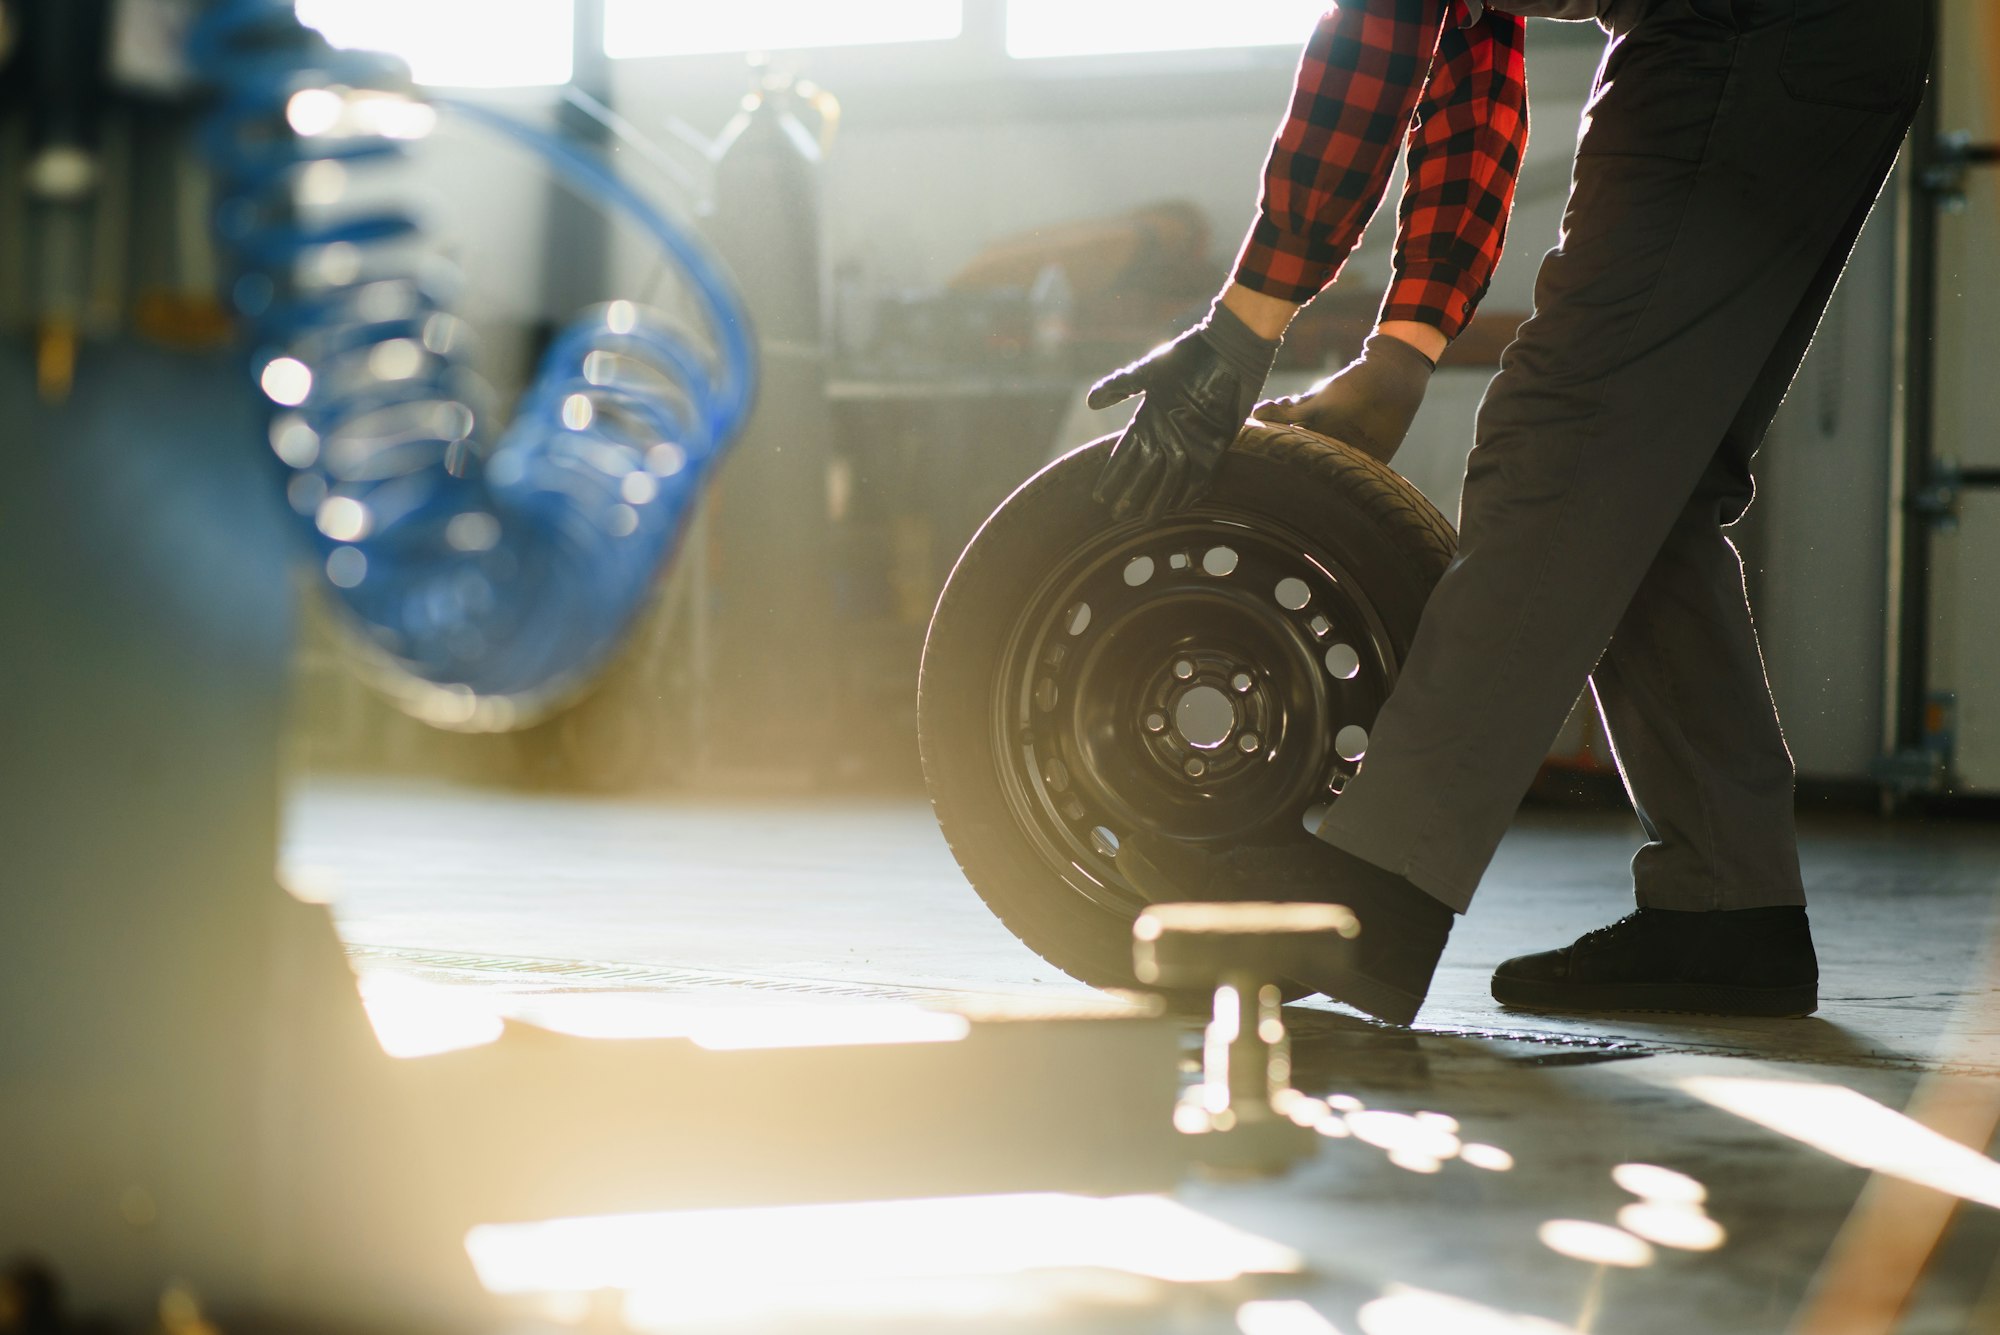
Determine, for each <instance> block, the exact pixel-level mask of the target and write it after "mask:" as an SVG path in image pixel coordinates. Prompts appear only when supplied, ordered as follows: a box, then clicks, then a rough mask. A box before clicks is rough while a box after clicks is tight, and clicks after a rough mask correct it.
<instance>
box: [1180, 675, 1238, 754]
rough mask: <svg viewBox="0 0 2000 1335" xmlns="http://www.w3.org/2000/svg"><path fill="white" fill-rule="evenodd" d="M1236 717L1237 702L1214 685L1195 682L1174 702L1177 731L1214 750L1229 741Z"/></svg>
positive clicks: (1190, 741) (1200, 746) (1202, 748)
mask: <svg viewBox="0 0 2000 1335" xmlns="http://www.w3.org/2000/svg"><path fill="white" fill-rule="evenodd" d="M1237 721H1238V720H1237V717H1236V706H1235V704H1234V703H1232V702H1231V700H1230V699H1229V697H1228V696H1227V695H1224V694H1223V693H1222V692H1221V691H1219V690H1217V689H1216V688H1215V687H1213V686H1195V687H1192V688H1190V689H1188V690H1186V691H1183V692H1182V693H1181V697H1180V699H1179V700H1178V701H1176V702H1175V704H1174V731H1175V732H1177V733H1179V734H1180V736H1181V740H1182V741H1184V742H1186V743H1187V744H1188V745H1189V746H1192V747H1194V748H1195V749H1197V750H1200V751H1215V750H1219V749H1220V748H1222V747H1224V746H1226V745H1228V744H1229V739H1230V737H1232V736H1233V735H1234V734H1235V732H1236V724H1237Z"/></svg>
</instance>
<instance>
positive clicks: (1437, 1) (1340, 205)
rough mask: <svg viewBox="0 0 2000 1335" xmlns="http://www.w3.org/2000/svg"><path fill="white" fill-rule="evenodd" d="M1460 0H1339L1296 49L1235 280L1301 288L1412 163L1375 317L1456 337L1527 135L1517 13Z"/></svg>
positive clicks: (1325, 280)
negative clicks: (1289, 89)
mask: <svg viewBox="0 0 2000 1335" xmlns="http://www.w3.org/2000/svg"><path fill="white" fill-rule="evenodd" d="M1475 15H1476V11H1474V10H1469V9H1468V8H1467V5H1466V0H1339V4H1338V7H1337V8H1334V9H1331V10H1329V11H1327V14H1326V16H1325V17H1324V18H1322V19H1321V20H1320V22H1319V28H1318V29H1317V30H1316V31H1315V32H1314V33H1313V36H1312V40H1311V41H1310V42H1308V43H1307V44H1306V50H1305V55H1304V57H1303V58H1302V59H1301V60H1300V62H1299V75H1298V85H1297V89H1296V91H1295V92H1294V93H1293V95H1292V108H1291V113H1290V115H1288V116H1287V117H1286V119H1285V123H1284V124H1283V125H1282V126H1281V127H1279V130H1278V135H1277V138H1276V139H1275V140H1273V141H1272V144H1271V159H1270V162H1269V164H1268V165H1267V166H1266V167H1265V169H1264V196H1263V202H1262V204H1261V206H1260V208H1259V210H1258V216H1257V220H1256V222H1255V223H1253V224H1252V226H1251V228H1250V235H1249V238H1248V239H1247V240H1246V241H1245V242H1244V244H1243V253H1242V256H1241V257H1240V258H1239V259H1238V260H1237V267H1236V281H1237V282H1239V283H1241V284H1243V285H1244V286H1245V287H1249V288H1253V289H1255V290H1256V291H1259V292H1263V293H1266V294H1267V295H1270V296H1274V297H1281V298H1283V299H1285V300H1287V301H1293V302H1299V303H1304V302H1307V301H1310V300H1311V299H1312V298H1313V297H1315V296H1317V295H1318V294H1319V292H1320V291H1321V290H1322V289H1324V288H1325V287H1326V286H1327V284H1329V283H1331V282H1332V281H1333V280H1334V278H1335V276H1336V275H1338V274H1339V272H1340V267H1341V265H1342V264H1344V263H1345V262H1346V260H1347V256H1348V254H1349V252H1351V251H1352V250H1353V249H1354V247H1355V245H1356V243H1357V242H1359V241H1360V240H1361V231H1362V229H1363V228H1364V227H1366V226H1367V224H1368V220H1369V219H1370V218H1371V217H1373V216H1374V213H1375V210H1376V208H1377V207H1379V206H1380V204H1381V202H1382V195H1383V193H1384V191H1386V190H1387V189H1388V186H1389V175H1390V172H1391V170H1392V169H1393V168H1394V166H1395V161H1396V154H1397V152H1398V150H1399V149H1401V147H1402V145H1403V142H1404V140H1405V139H1406V138H1407V139H1408V141H1409V176H1408V183H1407V184H1406V185H1405V187H1404V190H1403V202H1402V210H1401V216H1400V219H1399V221H1398V225H1397V233H1396V256H1395V275H1394V278H1393V279H1392V280H1391V282H1390V284H1389V292H1388V296H1387V297H1386V298H1385V299H1384V301H1383V303H1382V313H1381V318H1382V319H1384V320H1417V321H1421V322H1422V323H1424V324H1429V325H1435V326H1437V327H1438V328H1439V329H1442V330H1443V331H1444V332H1445V335H1446V336H1447V337H1454V336H1456V335H1457V334H1458V332H1459V331H1460V330H1461V329H1463V328H1465V324H1466V321H1468V320H1469V319H1471V318H1472V312H1473V309H1474V308H1475V307H1477V306H1478V304H1479V299H1480V298H1481V297H1483V296H1485V295H1486V287H1487V284H1488V283H1489V282H1490V281H1491V280H1492V277H1493V268H1494V266H1495V265H1496V264H1498V263H1499V262H1500V247H1501V243H1502V242H1503V241H1504V240H1505V237H1506V233H1507V215H1508V213H1509V211H1510V210H1511V209H1512V208H1513V203H1514V178H1515V176H1516V175H1517V174H1518V173H1519V171H1520V167H1521V153H1522V151H1523V150H1524V149H1525V148H1526V147H1527V142H1528V83H1527V71H1526V68H1525V65H1524V62H1523V50H1524V45H1523V40H1522V39H1523V36H1524V29H1525V26H1526V25H1525V24H1524V22H1523V21H1522V20H1521V19H1519V18H1515V17H1513V16H1512V15H1508V14H1499V13H1495V12H1493V11H1491V10H1487V11H1486V12H1485V13H1484V14H1483V15H1477V16H1475Z"/></svg>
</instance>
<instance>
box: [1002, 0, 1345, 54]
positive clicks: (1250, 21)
mask: <svg viewBox="0 0 2000 1335" xmlns="http://www.w3.org/2000/svg"><path fill="white" fill-rule="evenodd" d="M1331 3H1332V0H1235V2H1234V3H1233V4H1226V5H1221V4H1214V5H1197V4H1161V3H1160V0H1008V3H1007V54H1008V55H1010V56H1023V57H1032V56H1090V55H1114V54H1119V53H1123V52H1129V51H1195V50H1202V49H1204V48H1208V47H1224V46H1304V45H1305V41H1306V38H1307V37H1308V36H1310V35H1311V34H1312V30H1313V25H1314V24H1315V23H1316V22H1317V21H1318V20H1319V17H1320V15H1322V14H1324V13H1325V12H1326V11H1327V8H1328V7H1329V5H1330V4H1331Z"/></svg>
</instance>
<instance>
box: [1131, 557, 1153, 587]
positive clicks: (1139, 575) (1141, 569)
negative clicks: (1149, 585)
mask: <svg viewBox="0 0 2000 1335" xmlns="http://www.w3.org/2000/svg"><path fill="white" fill-rule="evenodd" d="M1152 577H1153V558H1152V557H1150V556H1135V557H1133V558H1132V559H1131V560H1129V561H1127V562H1126V563H1125V582H1126V583H1127V584H1129V585H1131V586H1132V587H1133V588H1135V589H1136V588H1138V587H1139V586H1140V585H1141V584H1144V583H1145V582H1146V581H1147V580H1149V579H1151V578H1152Z"/></svg>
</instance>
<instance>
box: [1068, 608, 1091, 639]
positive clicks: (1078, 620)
mask: <svg viewBox="0 0 2000 1335" xmlns="http://www.w3.org/2000/svg"><path fill="white" fill-rule="evenodd" d="M1063 627H1064V628H1065V629H1066V630H1068V631H1069V633H1070V634H1071V635H1081V634H1083V633H1084V632H1085V631H1087V630H1089V629H1090V604H1089V603H1078V604H1077V605H1076V606H1074V607H1072V608H1070V609H1069V611H1067V612H1065V613H1063Z"/></svg>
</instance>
